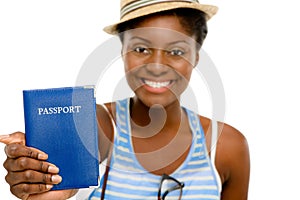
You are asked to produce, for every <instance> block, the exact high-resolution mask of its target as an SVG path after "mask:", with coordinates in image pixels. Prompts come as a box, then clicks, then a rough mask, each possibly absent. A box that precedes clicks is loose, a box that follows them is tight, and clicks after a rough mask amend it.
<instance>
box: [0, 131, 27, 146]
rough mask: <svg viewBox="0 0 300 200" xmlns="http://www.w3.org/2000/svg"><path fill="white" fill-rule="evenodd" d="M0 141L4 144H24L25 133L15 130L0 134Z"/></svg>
mask: <svg viewBox="0 0 300 200" xmlns="http://www.w3.org/2000/svg"><path fill="white" fill-rule="evenodd" d="M0 142H1V143H4V144H13V143H19V144H23V145H25V134H24V133H22V132H15V133H12V134H8V135H0Z"/></svg>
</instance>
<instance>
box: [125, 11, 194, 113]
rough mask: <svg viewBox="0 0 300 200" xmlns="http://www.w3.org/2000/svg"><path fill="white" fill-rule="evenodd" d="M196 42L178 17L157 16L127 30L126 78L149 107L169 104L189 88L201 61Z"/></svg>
mask: <svg viewBox="0 0 300 200" xmlns="http://www.w3.org/2000/svg"><path fill="white" fill-rule="evenodd" d="M198 56H199V54H198V51H197V48H196V41H195V40H194V38H193V37H191V36H188V34H187V32H186V31H185V29H184V28H183V27H182V25H181V24H180V22H179V21H178V19H177V18H176V17H175V16H154V17H151V18H147V20H144V21H143V22H141V23H139V24H138V26H137V28H136V29H131V30H129V31H126V32H125V33H124V40H123V49H122V57H123V60H124V65H125V72H126V78H127V82H128V84H129V86H130V87H131V89H132V90H133V91H134V92H135V94H136V96H137V97H138V98H139V99H140V100H141V101H142V102H143V103H144V104H145V105H147V106H149V107H150V106H152V105H154V104H160V105H162V106H167V105H170V104H171V103H172V102H174V101H178V100H179V98H180V95H181V94H182V92H183V91H184V90H185V89H186V87H187V85H188V83H189V80H190V77H191V73H192V70H193V67H194V66H195V65H196V64H197V62H198Z"/></svg>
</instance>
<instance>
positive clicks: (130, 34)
mask: <svg viewBox="0 0 300 200" xmlns="http://www.w3.org/2000/svg"><path fill="white" fill-rule="evenodd" d="M132 38H145V39H147V40H149V41H151V42H153V43H166V42H172V41H177V40H184V41H187V42H192V41H194V37H191V36H190V35H189V34H188V33H187V31H186V30H185V29H184V27H183V26H182V25H181V23H180V21H179V19H178V18H177V17H176V16H174V15H164V16H159V15H157V16H151V17H148V18H145V19H144V20H143V21H141V22H139V23H138V24H137V25H136V26H135V29H130V30H127V31H126V32H124V39H125V40H128V39H132Z"/></svg>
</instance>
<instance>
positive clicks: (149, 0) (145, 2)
mask: <svg viewBox="0 0 300 200" xmlns="http://www.w3.org/2000/svg"><path fill="white" fill-rule="evenodd" d="M164 2H175V1H174V0H140V1H133V2H131V3H129V4H126V5H125V6H124V7H123V8H121V18H122V17H123V16H124V15H126V14H127V13H130V12H131V11H133V10H136V9H140V8H142V7H145V6H149V5H152V4H157V3H164ZM176 2H189V3H192V2H194V3H199V2H198V0H177V1H176Z"/></svg>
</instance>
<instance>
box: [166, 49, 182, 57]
mask: <svg viewBox="0 0 300 200" xmlns="http://www.w3.org/2000/svg"><path fill="white" fill-rule="evenodd" d="M184 53H185V52H184V51H183V50H180V49H172V50H170V51H168V54H170V55H172V56H183V55H184Z"/></svg>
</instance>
